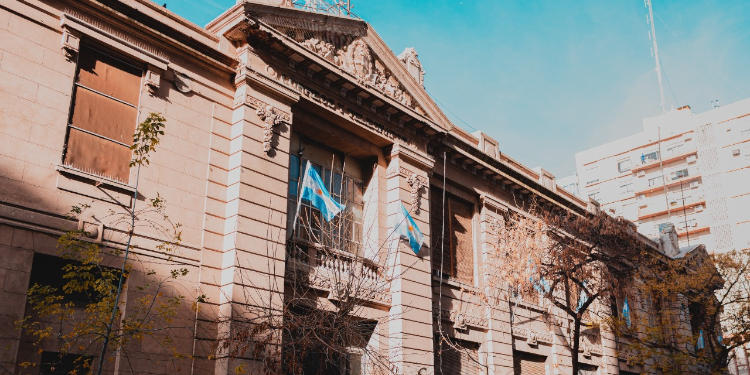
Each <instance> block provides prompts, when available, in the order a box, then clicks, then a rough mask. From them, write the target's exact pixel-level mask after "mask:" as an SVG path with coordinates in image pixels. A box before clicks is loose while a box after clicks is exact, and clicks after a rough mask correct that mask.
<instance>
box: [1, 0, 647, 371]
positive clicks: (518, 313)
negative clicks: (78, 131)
mask: <svg viewBox="0 0 750 375" xmlns="http://www.w3.org/2000/svg"><path fill="white" fill-rule="evenodd" d="M274 3H275V2H274V1H258V2H240V3H238V4H237V5H236V6H234V7H232V8H231V9H228V10H227V11H226V12H225V13H224V14H222V15H221V16H220V17H219V18H217V19H216V20H214V21H213V22H211V23H210V24H209V25H207V26H206V27H205V28H201V27H198V26H196V25H193V24H191V23H189V22H187V21H185V20H184V19H182V18H180V17H178V16H176V15H174V14H172V13H170V12H169V11H167V10H166V9H164V8H162V7H159V6H157V5H156V4H154V3H152V2H150V1H147V0H129V1H122V2H98V1H94V0H82V1H43V0H24V1H15V2H3V3H2V4H0V29H2V34H3V38H2V40H1V41H0V75H1V76H0V106H1V108H2V111H1V113H2V118H1V119H0V133H1V134H2V139H3V141H4V142H3V147H2V148H0V193H1V194H0V195H2V199H0V259H3V262H0V263H2V264H0V296H2V300H3V303H2V304H0V305H1V306H2V307H0V316H1V318H0V324H1V325H0V326H1V327H3V328H4V329H2V330H1V333H0V345H1V347H0V353H2V354H1V355H0V368H3V369H7V370H8V371H9V372H10V373H13V372H14V371H15V373H23V374H26V373H28V374H36V373H39V368H38V367H30V368H26V369H21V368H20V367H18V365H19V364H21V363H23V362H29V363H38V362H39V361H40V353H39V351H37V350H36V349H35V348H33V347H31V346H30V341H29V338H28V337H25V336H24V335H23V333H22V332H20V331H19V330H18V329H17V328H16V326H15V325H14V322H16V321H17V320H19V319H21V318H22V317H23V316H24V314H25V313H26V310H27V309H28V306H27V304H26V289H27V288H28V286H29V284H30V277H31V276H30V275H31V273H32V265H33V264H34V257H35V254H48V255H56V254H57V250H56V242H55V241H56V238H57V237H59V236H60V235H61V234H63V233H64V232H65V231H68V230H72V229H75V228H77V227H79V226H80V225H83V226H84V227H85V226H86V225H94V226H95V227H96V228H97V237H98V238H97V239H96V240H97V241H98V242H99V243H100V244H102V245H103V246H106V247H112V248H122V247H123V246H124V243H123V232H122V230H121V229H122V228H121V227H118V226H117V225H115V224H109V223H107V222H102V221H98V220H97V217H101V216H102V215H103V213H104V212H106V211H107V210H108V209H116V208H117V207H118V205H124V206H127V207H130V206H132V205H133V204H140V203H137V202H136V203H134V201H133V199H132V194H133V192H134V191H135V190H136V189H137V191H138V195H139V196H140V197H143V198H145V199H150V198H154V197H157V194H158V196H160V197H163V198H164V199H165V200H166V201H167V202H168V206H167V207H168V208H167V209H168V211H169V214H170V217H172V218H173V219H174V220H175V221H178V222H180V223H182V225H183V228H184V230H183V233H184V238H183V241H182V244H181V246H180V247H179V248H178V249H177V250H176V252H175V254H174V255H173V256H172V257H171V258H170V259H171V262H172V263H170V264H168V265H167V264H164V265H161V266H156V267H155V269H156V271H157V272H156V274H157V275H166V274H168V273H169V270H170V267H175V266H179V267H184V268H186V269H188V270H189V273H188V276H187V277H186V278H183V279H180V284H179V287H178V288H177V289H178V290H179V293H181V294H182V295H184V296H185V298H186V299H187V300H190V301H195V300H198V299H200V301H201V302H200V303H198V309H189V308H186V309H185V310H184V311H179V313H178V315H177V317H176V323H174V324H178V325H181V326H184V327H187V329H186V330H182V331H180V333H179V334H176V335H175V336H174V337H173V339H174V340H175V343H176V345H177V346H179V347H180V348H183V349H186V351H187V354H188V355H187V356H184V357H177V358H175V357H174V356H171V355H170V353H168V352H166V351H165V350H164V348H162V347H160V345H159V344H158V343H157V342H152V341H149V340H150V339H149V340H144V342H143V343H142V344H141V345H139V346H138V347H134V348H132V350H130V352H129V354H128V361H127V362H129V363H128V364H127V365H126V364H125V360H124V359H122V358H121V357H122V356H121V354H119V353H118V354H117V356H118V357H117V358H118V359H117V360H115V361H112V362H106V363H105V366H106V367H105V369H104V370H105V373H130V372H131V371H132V372H133V373H139V374H145V373H154V374H157V373H158V374H165V373H179V374H188V373H189V374H230V373H235V372H236V371H239V370H241V371H244V372H246V373H260V372H262V370H263V369H262V367H263V366H264V365H263V363H261V362H259V361H258V360H257V358H256V357H254V356H253V355H250V354H248V353H243V352H238V351H233V350H228V349H227V348H226V347H223V346H222V342H227V341H230V340H231V339H232V338H233V335H234V334H235V333H236V332H239V331H242V330H243V329H244V328H243V327H246V326H247V324H248V322H252V321H253V319H256V318H257V311H260V310H263V311H266V310H268V311H278V310H283V309H284V304H285V301H286V300H287V299H288V298H289V297H288V296H289V295H290V293H292V292H291V291H290V290H287V289H286V288H290V285H291V284H290V282H289V279H288V277H289V275H290V274H291V273H292V271H294V272H296V271H300V272H306V275H308V276H309V278H310V279H309V280H310V285H311V286H310V288H311V290H314V291H315V295H316V296H317V297H316V301H317V302H316V303H317V304H318V306H329V307H326V308H333V307H330V306H335V305H336V304H339V303H342V297H341V295H340V294H339V293H340V292H339V291H338V290H337V289H336V287H335V285H333V284H332V283H331V282H330V280H329V279H328V278H330V277H331V276H330V275H332V274H336V273H338V274H340V273H342V272H345V273H347V274H352V273H353V272H355V271H354V267H355V266H356V265H363V264H364V265H365V266H363V267H364V269H365V270H364V271H356V272H364V274H363V275H364V276H363V277H365V278H367V279H368V280H371V284H368V285H370V286H371V289H368V290H371V292H368V293H369V294H367V297H366V298H364V297H363V298H362V299H361V303H359V302H358V303H359V305H361V308H360V309H357V311H356V313H354V314H353V315H355V316H356V317H357V318H358V319H362V320H367V321H372V322H374V328H373V332H375V333H373V334H372V335H373V336H372V337H370V338H369V342H368V345H372V346H373V347H376V349H377V350H378V351H380V352H384V353H387V355H388V358H389V362H390V365H391V369H392V370H393V371H394V372H396V373H399V374H433V373H448V372H446V371H442V372H440V371H438V370H436V367H439V366H441V365H443V366H454V367H450V368H452V369H457V368H461V373H489V374H512V373H514V371H516V372H517V371H518V369H519V368H522V367H523V366H533V365H534V363H535V362H539V363H540V364H541V366H542V367H543V368H545V369H546V370H545V371H546V373H547V374H567V373H569V372H570V354H569V349H568V347H569V346H568V340H569V338H568V336H569V332H570V331H569V327H570V321H569V320H567V319H566V318H565V317H564V316H563V315H561V314H559V313H557V312H555V311H554V309H552V310H550V308H549V307H547V306H544V304H543V303H535V302H534V301H531V302H529V301H526V302H520V303H518V304H515V305H514V304H512V303H508V304H503V305H501V306H493V307H489V306H487V304H486V303H483V302H482V301H481V298H480V295H481V291H482V290H483V289H485V288H492V287H494V286H491V285H486V284H487V283H486V282H485V276H486V275H483V273H482V271H481V270H482V268H481V264H482V261H483V259H485V257H486V253H487V252H488V251H490V247H491V246H492V241H493V239H495V237H493V236H496V233H497V227H498V225H501V224H502V220H503V213H504V212H508V211H522V208H521V207H522V206H523V205H522V203H523V202H526V201H528V200H530V199H531V198H534V199H536V200H537V201H539V202H541V203H540V204H542V205H545V206H548V207H562V208H565V209H567V210H572V211H575V212H579V213H583V212H585V211H586V209H587V202H584V201H582V200H580V199H579V198H576V197H575V196H574V195H572V194H570V193H568V192H566V191H565V190H562V189H557V186H556V185H555V184H554V182H552V179H550V178H548V176H547V175H546V174H545V173H542V172H535V171H533V170H531V169H529V168H526V167H525V166H523V165H521V164H519V163H518V162H516V161H514V160H513V159H511V158H509V157H507V156H505V155H503V154H501V153H500V151H499V144H498V142H497V141H496V140H494V139H492V138H490V137H488V136H487V135H485V134H483V133H478V134H475V135H472V134H468V133H466V132H464V131H463V130H461V129H460V128H458V127H455V126H454V125H453V124H452V123H451V122H450V121H449V120H448V118H447V117H446V116H445V115H444V114H443V113H442V112H441V110H440V109H439V108H438V106H437V105H436V104H435V103H434V102H433V101H432V100H431V99H430V97H429V96H428V94H427V93H426V91H425V90H424V88H423V86H422V85H423V79H424V71H423V70H422V65H421V63H420V62H419V59H418V55H417V53H416V52H415V50H414V49H407V50H406V51H404V53H403V54H401V55H400V56H399V57H397V56H395V55H394V54H393V53H392V52H391V51H390V49H389V48H388V47H387V46H386V45H385V43H384V42H383V41H382V40H381V39H380V37H379V36H378V35H377V33H375V31H374V30H373V29H372V28H371V27H370V25H368V24H367V23H365V22H363V21H361V20H357V19H352V18H348V17H336V16H331V15H325V14H317V13H310V12H306V11H302V10H299V9H295V8H291V7H290V6H288V5H284V4H286V2H283V1H279V2H278V3H279V4H274ZM90 48H95V49H97V50H101V51H104V52H103V53H108V54H113V55H116V56H117V58H118V59H123V60H127V61H128V62H129V63H130V64H132V65H133V66H135V67H137V70H138V71H140V72H141V73H140V74H141V86H140V89H139V94H138V101H137V104H136V106H137V110H138V112H137V113H138V115H137V117H138V121H141V120H143V119H144V118H145V117H146V116H147V115H148V113H150V112H158V113H162V114H163V115H164V116H165V117H166V119H167V128H166V134H165V135H164V136H163V139H162V142H161V144H160V145H159V147H158V150H157V151H156V153H155V154H154V156H153V158H152V162H151V164H150V165H148V166H147V167H145V168H143V169H142V170H141V173H140V179H139V180H138V181H139V182H138V185H137V186H136V185H135V181H136V180H135V178H134V171H132V170H131V173H130V178H129V179H127V178H126V179H125V180H126V181H119V180H115V179H112V178H107V177H105V176H102V175H98V174H97V173H95V171H94V172H92V171H90V170H88V171H87V170H82V169H80V168H75V167H72V166H71V165H68V164H66V163H65V160H66V159H65V156H64V155H65V152H66V147H67V145H68V143H67V142H69V141H68V132H69V131H72V130H70V129H72V128H74V127H75V126H74V125H75V124H70V123H69V122H70V121H71V120H70V119H71V114H70V111H71V108H72V107H73V105H72V104H71V103H73V102H74V101H75V100H76V99H75V95H74V93H75V92H76V91H75V90H76V87H77V86H75V85H74V82H76V74H77V73H76V72H77V71H78V69H79V68H80V67H79V63H78V62H79V61H80V56H81V54H83V53H87V52H86V51H87V49H90ZM303 159H304V160H310V161H312V162H314V163H317V164H318V165H319V167H320V168H321V170H322V171H325V170H326V168H328V165H330V169H328V170H329V171H330V174H329V176H336V173H339V172H337V171H340V172H341V173H340V174H339V175H338V176H339V177H341V178H342V179H346V178H349V177H351V180H346V181H351V182H347V184H350V183H351V184H352V185H351V186H355V187H356V186H360V187H361V190H358V191H354V190H352V193H351V194H353V196H355V197H358V196H359V195H360V194H361V195H362V197H360V198H355V199H359V201H356V202H360V201H361V202H360V203H361V205H362V209H361V211H362V212H361V214H359V216H357V217H356V218H355V220H352V222H353V223H354V224H352V225H353V227H352V228H355V231H357V233H356V234H355V235H354V236H355V237H356V238H355V237H352V238H347V239H346V240H347V241H350V242H354V243H355V245H356V246H355V247H356V249H355V250H354V251H352V252H349V253H346V252H342V251H336V252H326V251H323V250H321V248H320V247H316V246H314V244H312V245H310V246H307V247H305V248H300V249H301V250H300V249H296V248H295V249H293V250H289V249H290V248H289V242H290V238H293V236H295V235H298V234H299V233H293V231H292V229H293V226H292V225H293V224H290V223H293V222H294V221H295V220H294V219H295V218H296V217H297V215H295V211H292V210H293V209H294V207H295V205H294V204H295V203H296V202H295V198H294V196H295V194H296V192H295V190H294V189H292V188H290V187H291V186H292V183H294V181H295V180H294V179H292V178H291V176H293V173H299V170H297V172H294V168H295V165H297V164H301V162H302V160H303ZM339 165H340V166H339ZM330 178H332V179H334V178H335V177H330ZM290 180H291V181H290ZM295 186H296V185H295ZM342 186H343V182H342ZM347 186H350V185H347ZM352 189H360V188H352ZM342 190H343V189H342ZM433 191H445V192H446V193H447V194H449V195H450V196H451V197H454V198H455V199H456V200H457V201H460V202H464V203H462V204H465V205H466V207H469V209H468V214H467V215H466V216H465V217H464V219H465V221H464V222H462V223H463V224H465V225H467V226H468V227H469V228H466V229H467V230H466V232H467V233H470V235H469V236H468V237H466V238H464V239H463V240H464V241H468V242H467V243H468V244H469V245H468V247H467V248H468V249H469V250H468V253H467V254H468V255H466V256H467V257H468V258H465V260H466V262H467V264H469V263H470V264H469V267H468V271H466V270H464V276H465V278H463V279H460V280H459V279H452V278H449V279H447V280H446V279H444V278H442V275H440V274H436V270H435V267H434V264H436V260H435V259H431V255H432V254H433V252H434V251H435V249H432V244H433V243H436V242H434V241H432V239H431V236H433V233H432V232H433V228H439V226H437V223H435V222H432V220H433V218H435V217H436V216H435V215H437V217H438V218H439V217H440V214H439V213H436V212H431V211H432V207H435V206H434V204H431V202H432V203H434V202H437V200H439V199H440V198H441V197H440V196H436V195H434V194H433V193H432V192H433ZM339 194H341V196H342V197H344V193H343V192H340V193H339ZM342 199H343V198H342ZM82 202H84V203H90V204H91V206H92V207H93V208H94V210H95V211H96V212H94V213H92V214H91V216H89V217H88V218H84V219H82V222H81V223H79V222H76V221H73V220H70V219H68V218H67V217H66V216H65V214H66V213H67V212H68V211H69V209H70V207H71V206H73V205H76V204H79V203H82ZM356 202H355V203H356ZM402 202H403V203H404V204H405V205H406V206H407V208H408V209H409V210H410V211H411V212H412V216H413V218H414V220H415V222H416V224H417V226H418V227H419V228H421V230H422V232H423V234H424V235H425V246H424V247H422V248H421V250H420V251H419V253H418V254H417V255H415V253H414V252H412V250H411V249H410V248H409V247H408V246H407V245H406V244H405V243H403V242H402V241H399V240H398V239H397V238H394V237H393V236H392V233H391V230H392V228H393V225H394V222H395V221H397V220H398V217H399V212H400V207H401V204H402ZM290 207H291V208H290ZM357 225H359V226H357ZM355 240H356V241H355ZM133 241H134V249H135V250H134V252H135V253H136V255H137V257H138V258H139V259H141V260H142V261H145V262H152V261H153V262H156V260H158V259H162V258H163V257H164V254H161V253H160V249H159V248H158V247H157V246H156V243H155V241H154V235H153V233H152V232H150V231H149V229H148V228H141V229H138V230H136V231H135V234H134V240H133ZM654 246H655V247H656V245H654ZM362 256H365V257H366V258H369V261H367V262H363V261H361V257H362ZM106 262H108V263H111V265H117V264H118V259H107V260H106ZM460 266H461V265H459V267H460ZM342 270H343V271H342ZM133 272H134V273H133V276H131V277H129V281H128V282H133V283H135V282H136V281H135V280H138V278H148V277H149V274H148V273H146V272H145V271H144V270H141V269H138V268H136V269H135V270H134V271H133ZM326 275H328V276H326ZM131 280H133V281H131ZM199 296H204V297H202V298H199ZM123 298H124V300H125V301H128V300H132V299H135V298H138V293H137V291H136V290H135V288H131V289H127V288H126V293H125V295H124V297H123ZM537 302H538V301H537ZM511 310H513V311H511ZM126 314H127V312H126ZM512 315H513V317H514V318H512ZM643 315H646V312H645V311H644V312H643ZM376 336H377V337H376ZM272 337H276V336H272ZM443 337H447V338H449V340H451V341H455V342H457V343H460V345H459V346H460V347H461V348H462V349H461V350H458V349H455V348H454V349H453V350H454V351H455V355H454V356H450V358H448V356H447V355H443V356H435V348H436V347H439V346H440V345H442V344H440V342H441V338H443ZM277 339H278V338H277ZM279 340H280V339H279ZM583 340H584V345H582V348H581V351H582V352H581V354H582V355H581V361H582V362H583V363H584V364H586V365H588V367H587V368H588V369H589V370H587V371H592V372H590V373H597V374H600V375H604V374H618V373H625V372H624V371H626V370H630V371H641V370H643V371H646V370H645V369H640V368H629V367H628V366H627V364H626V362H625V361H624V360H625V355H624V354H623V353H621V352H618V346H617V341H616V340H615V338H614V337H613V336H612V335H611V334H609V333H607V332H601V333H599V332H598V331H592V332H588V333H587V334H586V335H585V336H584V338H583ZM275 343H276V344H280V343H281V342H275ZM272 344H273V342H272ZM42 349H43V350H45V351H54V342H45V343H44V347H43V348H42ZM451 353H453V352H451ZM82 354H91V353H88V352H86V353H82ZM436 361H438V362H439V363H436ZM443 362H445V363H443ZM449 362H450V363H449ZM445 368H448V367H445ZM514 368H515V369H516V370H514ZM523 368H526V367H523Z"/></svg>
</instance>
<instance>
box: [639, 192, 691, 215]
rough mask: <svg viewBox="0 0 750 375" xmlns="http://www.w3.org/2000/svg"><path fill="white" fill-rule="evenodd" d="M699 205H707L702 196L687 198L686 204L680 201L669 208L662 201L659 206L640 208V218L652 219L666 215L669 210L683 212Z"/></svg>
mask: <svg viewBox="0 0 750 375" xmlns="http://www.w3.org/2000/svg"><path fill="white" fill-rule="evenodd" d="M662 199H663V198H662ZM698 206H704V207H705V206H706V200H705V199H704V198H703V197H702V196H701V197H696V198H691V199H687V200H685V204H682V201H678V203H677V204H675V205H670V206H669V209H667V208H664V204H663V203H662V204H659V205H658V208H649V207H646V208H645V209H640V210H638V220H639V221H640V220H647V219H652V218H655V217H659V216H663V215H666V214H667V213H669V212H676V211H680V212H682V210H687V209H690V208H693V207H698Z"/></svg>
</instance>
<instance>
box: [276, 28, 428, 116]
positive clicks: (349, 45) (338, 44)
mask: <svg viewBox="0 0 750 375" xmlns="http://www.w3.org/2000/svg"><path fill="white" fill-rule="evenodd" d="M297 22H299V21H297ZM277 29H278V30H279V31H280V32H282V33H283V34H285V35H286V36H287V37H289V38H290V39H292V40H294V41H295V42H296V43H298V44H299V45H301V46H302V47H304V48H305V49H307V50H309V51H310V52H313V53H314V54H316V55H318V56H320V57H321V58H323V59H324V60H326V61H328V62H330V63H331V64H333V65H335V66H336V67H338V68H339V69H340V70H341V71H343V72H345V73H348V74H349V75H351V76H352V77H354V79H355V80H356V81H357V82H358V83H359V84H360V85H363V86H366V87H371V88H373V89H375V90H376V91H378V92H380V93H382V94H384V95H385V96H387V97H389V98H391V99H393V100H395V101H397V102H399V103H401V104H402V105H404V106H406V107H407V108H410V109H412V110H414V111H416V112H417V113H419V114H420V115H423V116H424V115H425V111H424V109H422V107H420V106H419V105H417V103H416V100H414V98H413V97H412V95H411V94H409V92H408V91H407V90H406V88H405V87H404V85H403V84H401V82H399V80H398V79H397V78H396V75H395V74H393V73H392V72H391V71H390V70H389V69H388V68H387V67H386V65H385V64H384V63H383V62H382V60H381V59H379V58H378V57H377V56H376V55H375V53H374V52H373V51H372V49H371V48H370V46H369V45H368V44H367V42H366V41H365V39H364V37H360V36H356V35H351V34H350V35H347V34H344V33H340V32H322V31H310V30H305V31H303V32H300V30H298V29H296V28H290V27H284V26H278V27H277ZM416 61H417V62H418V61H419V60H416ZM420 66H421V64H420Z"/></svg>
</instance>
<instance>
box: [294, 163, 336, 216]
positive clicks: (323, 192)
mask: <svg viewBox="0 0 750 375" xmlns="http://www.w3.org/2000/svg"><path fill="white" fill-rule="evenodd" d="M303 199H304V200H307V201H309V202H310V205H312V206H313V207H315V208H317V209H318V210H320V213H322V214H323V218H324V219H325V220H326V221H331V219H333V218H334V217H336V215H338V213H339V212H341V211H343V210H344V208H345V206H344V205H343V204H340V203H338V202H336V201H335V200H333V197H331V194H329V193H328V189H326V187H325V184H324V183H323V180H322V179H321V178H320V175H319V174H318V172H317V171H316V170H315V168H313V167H312V164H311V163H310V161H309V160H308V161H307V163H306V164H305V176H304V177H303V178H302V191H301V193H300V201H301V200H303ZM297 207H298V210H299V205H297Z"/></svg>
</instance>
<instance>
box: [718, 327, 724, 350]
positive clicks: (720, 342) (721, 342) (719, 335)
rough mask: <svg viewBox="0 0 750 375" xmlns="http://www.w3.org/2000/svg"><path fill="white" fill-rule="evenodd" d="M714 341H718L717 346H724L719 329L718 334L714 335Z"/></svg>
mask: <svg viewBox="0 0 750 375" xmlns="http://www.w3.org/2000/svg"><path fill="white" fill-rule="evenodd" d="M716 339H717V340H718V341H719V345H721V346H724V336H723V335H722V334H721V329H719V333H717V334H716Z"/></svg>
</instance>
